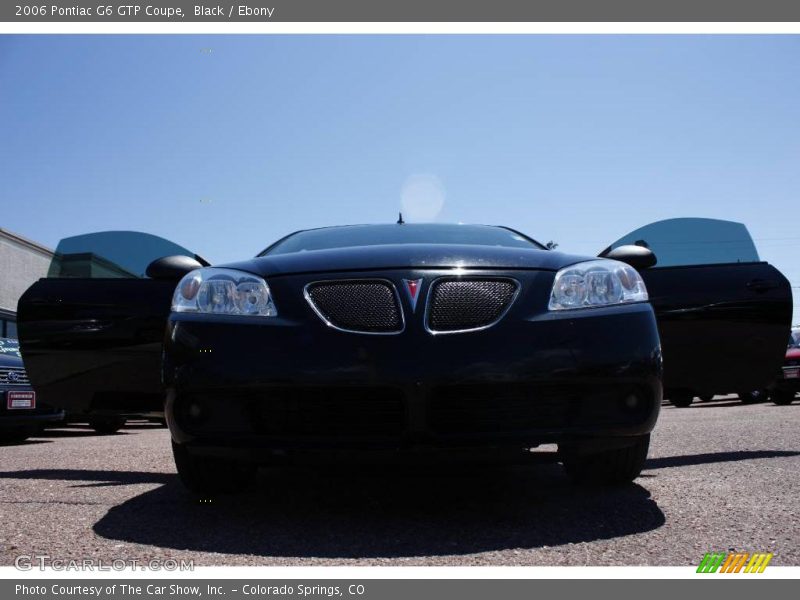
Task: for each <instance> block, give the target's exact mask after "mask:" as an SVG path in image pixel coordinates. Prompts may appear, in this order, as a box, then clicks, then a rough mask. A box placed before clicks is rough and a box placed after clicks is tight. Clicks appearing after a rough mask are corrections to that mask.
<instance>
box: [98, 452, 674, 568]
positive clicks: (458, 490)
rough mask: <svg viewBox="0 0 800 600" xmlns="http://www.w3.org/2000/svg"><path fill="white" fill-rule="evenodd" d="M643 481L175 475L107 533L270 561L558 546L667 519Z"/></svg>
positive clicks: (483, 474) (111, 520)
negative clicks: (191, 485) (239, 481)
mask: <svg viewBox="0 0 800 600" xmlns="http://www.w3.org/2000/svg"><path fill="white" fill-rule="evenodd" d="M664 522H665V518H664V514H663V513H662V511H661V510H660V509H659V508H658V506H657V505H656V503H655V502H654V501H653V500H652V498H651V497H650V493H649V492H648V491H647V490H645V489H644V488H642V487H640V486H638V485H634V484H631V485H628V486H625V487H621V488H616V489H603V490H597V489H589V488H580V487H577V486H574V485H572V484H571V483H570V482H569V481H568V480H567V478H566V477H565V476H564V475H563V474H562V472H561V469H560V468H559V467H558V466H556V465H547V466H540V467H537V468H525V467H502V468H494V469H489V468H481V469H473V470H452V469H450V470H442V469H438V470H424V471H416V472H410V471H408V470H404V469H400V470H390V471H385V472H382V473H377V472H375V471H370V472H359V471H357V470H353V469H330V468H329V469H325V470H321V469H310V468H303V469H269V470H265V471H262V473H261V474H260V477H259V479H258V482H257V484H256V485H255V486H254V488H253V489H251V490H250V491H248V492H247V493H244V494H238V495H234V496H218V497H214V498H209V499H199V498H197V497H195V496H192V495H191V494H189V493H187V492H186V491H185V490H184V489H183V487H182V486H181V485H180V483H179V482H178V481H177V479H175V480H173V481H170V482H169V483H167V484H166V485H163V486H161V487H159V488H157V489H155V490H152V491H148V492H145V493H143V494H141V495H140V496H137V497H135V498H132V499H131V500H128V501H127V502H125V503H123V504H121V505H119V506H116V507H114V508H112V509H111V510H109V512H108V513H107V514H106V515H105V516H104V517H103V518H102V519H101V520H100V521H99V522H98V523H96V525H95V526H94V531H95V533H97V534H98V535H101V536H103V537H106V538H110V539H115V540H121V541H126V542H133V543H138V544H149V545H154V546H159V547H165V548H175V549H188V550H193V551H204V552H222V553H227V554H251V555H258V556H272V557H324V558H341V559H352V558H394V557H413V556H430V555H455V554H459V555H460V554H471V553H476V552H487V551H495V550H503V549H509V548H534V547H542V546H559V545H562V544H568V543H577V542H587V541H593V540H598V539H609V538H615V537H620V536H626V535H632V534H636V533H641V532H644V531H650V530H652V529H656V528H658V527H660V526H662V525H663V524H664Z"/></svg>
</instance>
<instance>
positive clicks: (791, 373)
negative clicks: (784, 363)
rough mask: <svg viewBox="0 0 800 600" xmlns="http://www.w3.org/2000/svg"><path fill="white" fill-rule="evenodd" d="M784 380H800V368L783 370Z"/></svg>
mask: <svg viewBox="0 0 800 600" xmlns="http://www.w3.org/2000/svg"><path fill="white" fill-rule="evenodd" d="M783 378H784V379H798V378H800V367H795V368H792V369H784V370H783Z"/></svg>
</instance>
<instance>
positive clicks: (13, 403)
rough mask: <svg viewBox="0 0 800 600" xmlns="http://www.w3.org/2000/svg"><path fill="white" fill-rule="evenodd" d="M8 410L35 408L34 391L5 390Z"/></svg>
mask: <svg viewBox="0 0 800 600" xmlns="http://www.w3.org/2000/svg"><path fill="white" fill-rule="evenodd" d="M6 408H7V409H8V410H30V409H32V408H36V392H6Z"/></svg>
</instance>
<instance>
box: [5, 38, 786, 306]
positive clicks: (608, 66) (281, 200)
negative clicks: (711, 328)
mask: <svg viewBox="0 0 800 600" xmlns="http://www.w3.org/2000/svg"><path fill="white" fill-rule="evenodd" d="M0 204H2V213H0V227H4V228H7V229H10V230H12V231H16V232H18V233H20V234H22V235H25V236H27V237H30V238H32V239H35V240H37V241H40V242H42V243H44V244H46V245H49V246H51V247H52V246H55V244H56V243H57V241H58V240H59V239H60V238H62V237H66V236H69V235H76V234H80V233H85V232H87V231H91V230H103V229H135V230H141V231H147V232H150V233H154V234H157V235H161V236H164V237H167V238H169V239H171V240H173V241H175V242H177V243H179V244H182V245H184V246H187V247H189V248H191V249H192V250H195V251H197V252H198V253H200V254H202V255H204V256H206V257H207V258H209V259H210V260H211V261H212V262H224V261H231V260H238V259H241V258H243V257H247V256H252V255H253V254H255V253H256V252H257V251H259V250H261V249H262V248H263V247H264V246H266V245H267V244H268V243H269V242H271V241H273V240H275V239H277V238H278V237H280V236H282V235H284V234H286V233H288V232H291V231H293V230H296V229H301V228H307V227H315V226H322V225H331V224H341V223H356V222H367V223H368V222H391V221H394V220H395V219H396V214H397V211H398V210H399V209H400V207H401V205H403V204H405V206H406V209H407V213H408V214H407V218H408V220H414V219H415V217H416V218H417V219H422V220H428V219H430V218H435V219H436V220H439V221H462V222H477V223H500V224H507V225H511V226H514V227H516V228H518V229H520V230H522V231H525V232H526V233H528V234H530V235H532V236H533V237H536V238H538V239H540V240H542V241H547V240H550V239H554V240H556V241H558V242H559V243H560V244H561V246H560V249H563V250H566V251H570V252H574V253H585V254H596V253H597V252H598V251H599V250H601V249H602V248H603V247H605V246H606V245H607V244H608V243H609V242H611V241H613V240H615V239H617V238H618V237H621V236H622V235H623V234H625V233H627V232H628V231H630V230H632V229H635V228H636V227H638V226H641V225H643V224H645V223H648V222H650V221H654V220H658V219H662V218H669V217H675V216H700V217H716V218H727V219H732V220H736V221H741V222H744V223H746V224H747V226H748V227H749V229H750V231H751V233H752V235H753V237H754V238H755V240H756V245H757V247H758V248H759V251H760V252H761V255H762V257H763V258H765V259H766V260H769V261H770V262H772V263H773V264H775V265H776V266H778V267H779V268H780V269H781V270H782V271H783V272H784V273H785V274H786V275H787V277H789V279H790V280H791V281H792V284H793V285H795V286H800V258H798V254H799V252H798V251H800V227H798V224H799V223H800V37H798V36H116V37H114V36H81V37H76V36H67V35H58V36H3V37H0ZM795 292H796V293H797V292H800V289H797V288H795ZM797 296H798V297H800V293H797ZM795 302H796V303H800V300H796V301H795ZM798 310H799V308H798V307H796V308H795V313H796V318H795V321H798V320H800V318H798V317H797V315H798V314H800V313H798Z"/></svg>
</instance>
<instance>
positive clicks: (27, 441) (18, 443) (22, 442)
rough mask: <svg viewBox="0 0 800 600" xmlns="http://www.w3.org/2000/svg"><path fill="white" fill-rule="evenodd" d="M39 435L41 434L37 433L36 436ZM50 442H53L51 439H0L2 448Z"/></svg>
mask: <svg viewBox="0 0 800 600" xmlns="http://www.w3.org/2000/svg"><path fill="white" fill-rule="evenodd" d="M38 436H39V434H36V437H38ZM50 443H52V441H51V440H32V439H24V440H14V441H7V440H2V441H0V448H11V447H12V446H35V445H36V444H50Z"/></svg>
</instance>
